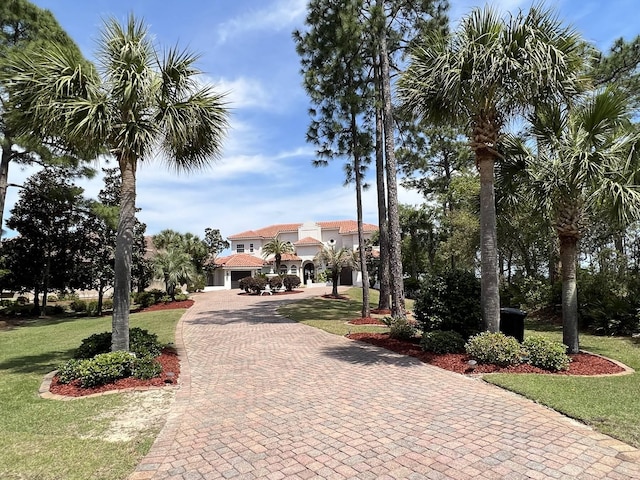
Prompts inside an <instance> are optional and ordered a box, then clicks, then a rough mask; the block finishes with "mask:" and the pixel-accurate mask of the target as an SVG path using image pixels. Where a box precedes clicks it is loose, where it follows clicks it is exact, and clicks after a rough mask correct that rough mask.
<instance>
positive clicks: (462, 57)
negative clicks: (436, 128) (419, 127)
mask: <svg viewBox="0 0 640 480" xmlns="http://www.w3.org/2000/svg"><path fill="white" fill-rule="evenodd" d="M581 51H582V42H581V41H580V38H579V36H578V35H577V34H576V33H575V32H573V31H572V30H570V29H568V28H565V27H563V26H562V25H561V24H560V22H559V21H558V20H557V19H556V18H555V16H554V15H553V14H552V13H551V12H550V11H548V10H541V9H540V8H538V7H533V8H531V10H530V11H529V13H527V14H526V15H524V14H523V13H522V12H520V13H519V14H518V15H516V16H513V17H510V18H509V19H508V20H505V19H502V18H501V17H500V16H499V15H498V14H497V13H496V12H495V11H494V10H493V9H491V8H489V7H485V8H484V9H474V10H472V12H471V13H470V14H469V15H468V16H466V17H464V18H463V19H462V21H461V23H460V26H459V28H458V29H457V30H456V31H455V32H453V33H452V34H451V35H449V36H445V35H442V34H440V33H438V32H432V33H430V34H428V35H427V36H425V37H424V38H423V39H422V41H421V44H420V45H419V46H417V47H416V48H415V49H414V50H413V51H412V53H411V62H410V65H409V68H408V69H407V71H406V72H405V73H404V74H403V76H402V78H401V80H400V96H401V97H402V99H403V102H404V105H405V107H407V108H408V109H410V110H411V111H412V112H413V113H414V114H416V115H417V116H419V117H423V118H424V119H425V120H427V121H430V122H433V123H434V124H440V123H447V124H451V125H454V126H455V125H466V126H467V127H468V129H469V133H468V136H469V140H470V144H471V148H472V149H473V151H474V153H475V157H476V166H477V168H478V171H479V172H480V235H481V240H480V254H481V272H482V282H481V283H482V314H483V318H484V322H485V326H486V327H487V329H488V330H490V331H497V330H498V328H499V319H500V297H499V291H498V261H497V234H496V211H495V194H494V165H495V162H496V160H498V159H500V154H499V153H498V144H499V141H500V137H501V134H502V130H503V127H504V125H505V123H506V122H507V121H508V120H510V119H512V118H513V117H514V116H516V115H518V114H521V113H525V112H526V111H528V110H529V107H530V106H531V105H532V104H534V103H535V102H536V100H537V99H539V98H542V97H544V98H547V99H550V98H558V97H561V96H562V95H563V94H564V93H565V92H566V91H567V90H571V89H572V88H575V87H576V85H577V82H576V81H574V80H575V79H576V78H577V72H578V71H579V69H580V67H581V65H582V59H581V57H580V53H581Z"/></svg>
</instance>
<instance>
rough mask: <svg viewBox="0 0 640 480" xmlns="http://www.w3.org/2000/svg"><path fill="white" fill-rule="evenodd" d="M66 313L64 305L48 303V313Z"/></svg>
mask: <svg viewBox="0 0 640 480" xmlns="http://www.w3.org/2000/svg"><path fill="white" fill-rule="evenodd" d="M63 313H64V307H63V306H62V305H47V309H46V314H47V315H61V314H63Z"/></svg>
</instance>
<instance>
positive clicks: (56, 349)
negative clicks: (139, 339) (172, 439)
mask: <svg viewBox="0 0 640 480" xmlns="http://www.w3.org/2000/svg"><path fill="white" fill-rule="evenodd" d="M182 313H184V310H162V311H157V312H148V313H137V314H132V315H131V317H130V323H131V326H132V327H141V328H144V329H147V330H149V331H151V332H153V333H156V334H157V335H158V337H159V339H160V341H161V342H163V343H169V342H173V341H174V332H175V327H176V324H177V322H178V319H179V318H180V316H181V315H182ZM110 329H111V319H110V318H108V317H102V318H73V319H72V318H65V319H46V320H33V321H29V322H27V323H25V324H24V325H22V326H18V327H15V328H13V329H11V330H5V331H0V452H2V454H1V455H0V478H2V479H7V480H11V479H21V480H22V479H34V480H35V479H38V480H54V479H61V478H64V479H67V480H85V479H87V478H91V479H96V480H98V479H104V480H107V479H108V480H113V479H124V478H126V477H127V476H128V475H129V474H130V473H131V471H132V470H133V469H134V468H135V465H136V464H137V463H138V461H139V460H140V458H141V457H142V456H143V455H144V454H145V453H146V452H148V450H149V448H150V447H151V444H152V442H153V440H154V438H155V436H156V434H157V431H146V432H141V433H140V434H139V435H138V436H137V437H136V438H134V439H133V440H131V441H128V442H107V441H104V440H99V439H96V438H93V437H95V436H99V434H100V432H101V431H102V432H104V431H105V430H106V428H107V427H108V423H109V422H108V420H97V419H96V418H97V417H98V416H100V417H106V418H108V417H109V412H111V411H116V410H117V409H118V408H119V407H122V406H123V405H124V404H125V401H126V398H125V396H124V395H106V396H102V397H96V398H84V399H80V400H74V401H68V402H62V401H56V400H43V399H41V398H40V397H38V395H37V391H38V387H39V386H40V382H41V381H42V378H43V376H44V375H45V374H46V373H48V372H50V371H51V370H54V369H55V368H56V367H57V366H58V365H60V364H61V363H62V362H64V361H66V360H68V359H69V358H71V356H72V354H73V350H74V349H75V348H76V347H77V346H78V345H80V342H81V340H82V339H83V338H86V337H88V336H89V335H91V334H93V333H99V332H103V331H108V330H110ZM89 434H91V436H92V438H87V436H88V435H89Z"/></svg>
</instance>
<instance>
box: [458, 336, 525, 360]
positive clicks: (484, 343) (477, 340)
mask: <svg viewBox="0 0 640 480" xmlns="http://www.w3.org/2000/svg"><path fill="white" fill-rule="evenodd" d="M465 350H466V351H467V353H468V354H469V355H471V357H473V358H474V359H475V360H477V361H478V363H492V364H495V365H499V366H501V367H506V366H509V365H516V364H518V363H520V360H521V356H522V352H521V347H520V344H519V343H518V341H517V340H516V339H515V338H513V337H508V336H507V335H505V334H504V333H491V332H482V333H479V334H478V335H474V336H473V337H471V338H470V339H469V341H468V342H467V344H466V345H465Z"/></svg>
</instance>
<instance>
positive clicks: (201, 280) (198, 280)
mask: <svg viewBox="0 0 640 480" xmlns="http://www.w3.org/2000/svg"><path fill="white" fill-rule="evenodd" d="M206 286H207V280H206V278H205V276H204V275H197V276H196V277H195V278H194V279H193V280H192V282H191V283H189V284H187V292H188V293H194V292H202V291H203V290H204V287H206Z"/></svg>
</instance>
